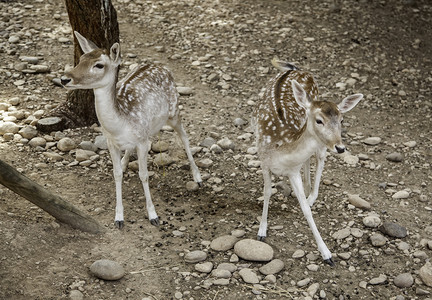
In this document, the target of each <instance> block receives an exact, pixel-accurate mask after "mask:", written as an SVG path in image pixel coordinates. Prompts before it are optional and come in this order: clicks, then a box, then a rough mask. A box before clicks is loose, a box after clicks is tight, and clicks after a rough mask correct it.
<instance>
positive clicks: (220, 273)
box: [212, 268, 232, 278]
mask: <svg viewBox="0 0 432 300" xmlns="http://www.w3.org/2000/svg"><path fill="white" fill-rule="evenodd" d="M212 276H213V277H216V278H231V276H232V274H231V272H230V271H228V270H224V269H219V268H217V269H216V270H213V271H212Z"/></svg>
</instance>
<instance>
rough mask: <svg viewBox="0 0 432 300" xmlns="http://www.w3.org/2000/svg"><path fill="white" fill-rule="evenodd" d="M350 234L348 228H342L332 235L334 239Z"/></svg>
mask: <svg viewBox="0 0 432 300" xmlns="http://www.w3.org/2000/svg"><path fill="white" fill-rule="evenodd" d="M350 235H351V229H350V228H343V229H340V230H338V231H336V232H335V233H333V235H332V237H333V238H334V239H335V240H343V239H346V238H347V237H349V236H350Z"/></svg>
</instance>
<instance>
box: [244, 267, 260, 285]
mask: <svg viewBox="0 0 432 300" xmlns="http://www.w3.org/2000/svg"><path fill="white" fill-rule="evenodd" d="M239 275H240V276H241V278H242V279H243V281H244V282H246V283H252V284H255V283H259V278H258V276H257V274H256V273H255V272H254V271H253V270H252V269H249V268H244V269H241V270H240V271H239Z"/></svg>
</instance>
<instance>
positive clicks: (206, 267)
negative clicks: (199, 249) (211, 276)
mask: <svg viewBox="0 0 432 300" xmlns="http://www.w3.org/2000/svg"><path fill="white" fill-rule="evenodd" d="M195 270H196V271H198V272H201V273H210V272H211V271H212V270H213V263H212V262H209V261H206V262H203V263H200V264H196V265H195Z"/></svg>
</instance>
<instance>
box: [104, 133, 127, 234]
mask: <svg viewBox="0 0 432 300" xmlns="http://www.w3.org/2000/svg"><path fill="white" fill-rule="evenodd" d="M107 144H108V149H109V152H110V155H111V160H112V164H113V174H114V181H115V187H116V208H115V219H114V224H115V226H116V227H117V228H119V229H121V228H123V226H124V217H123V201H122V180H123V171H122V168H121V160H120V159H121V151H120V149H119V148H117V147H116V146H115V145H113V144H112V143H111V142H110V141H109V140H108V141H107Z"/></svg>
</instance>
